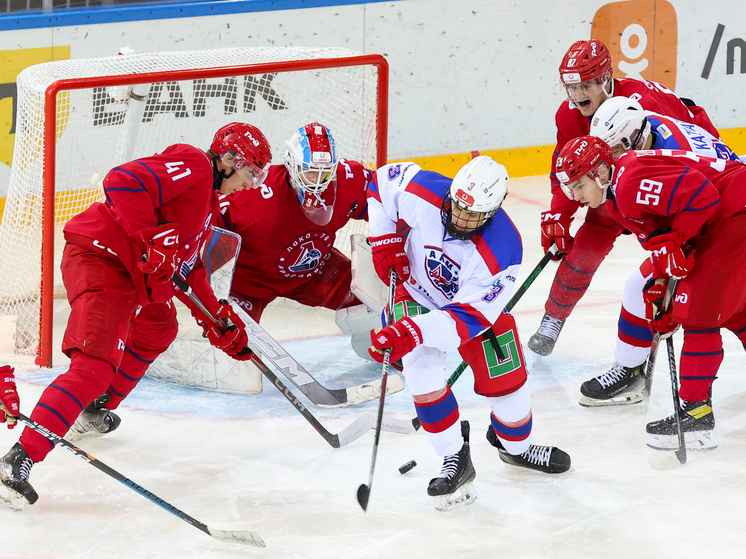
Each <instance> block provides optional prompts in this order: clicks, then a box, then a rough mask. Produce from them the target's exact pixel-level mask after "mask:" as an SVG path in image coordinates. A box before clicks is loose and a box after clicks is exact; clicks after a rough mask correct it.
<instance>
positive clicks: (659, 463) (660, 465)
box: [648, 450, 686, 470]
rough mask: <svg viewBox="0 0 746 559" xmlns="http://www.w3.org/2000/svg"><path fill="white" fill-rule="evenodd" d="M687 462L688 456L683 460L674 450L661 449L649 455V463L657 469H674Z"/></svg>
mask: <svg viewBox="0 0 746 559" xmlns="http://www.w3.org/2000/svg"><path fill="white" fill-rule="evenodd" d="M685 462H686V458H685V459H684V462H682V461H681V459H680V458H679V456H678V453H677V451H674V450H660V451H658V452H654V453H653V454H651V455H650V456H648V464H650V465H651V466H652V467H653V468H655V469H656V470H672V469H674V468H679V467H681V466H683V465H684V463H685Z"/></svg>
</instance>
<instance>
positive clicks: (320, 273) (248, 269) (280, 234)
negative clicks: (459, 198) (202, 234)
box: [218, 122, 371, 322]
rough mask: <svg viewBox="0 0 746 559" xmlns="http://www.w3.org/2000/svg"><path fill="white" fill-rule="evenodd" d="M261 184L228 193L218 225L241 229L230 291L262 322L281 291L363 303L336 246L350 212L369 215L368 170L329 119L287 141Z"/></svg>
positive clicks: (320, 301) (328, 303)
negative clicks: (280, 161) (343, 148)
mask: <svg viewBox="0 0 746 559" xmlns="http://www.w3.org/2000/svg"><path fill="white" fill-rule="evenodd" d="M284 162H285V164H284V165H272V166H271V167H270V168H269V173H268V175H267V178H266V179H265V181H264V184H263V185H262V188H261V189H254V190H244V191H242V192H238V193H236V194H235V195H233V196H231V197H230V205H229V206H228V208H227V211H225V212H224V213H223V215H222V216H220V217H219V219H218V225H219V226H221V227H225V228H226V229H230V230H231V231H234V232H236V233H238V234H240V235H241V250H240V253H239V257H238V262H237V263H236V272H235V274H234V276H233V285H232V288H231V298H233V299H234V300H235V301H236V302H237V303H238V304H239V305H240V306H241V307H242V308H243V309H244V310H245V311H246V312H247V314H249V316H251V318H253V319H254V320H256V321H257V322H259V320H260V318H261V316H262V312H263V311H264V308H265V307H266V306H267V305H268V304H269V303H270V302H271V301H273V300H274V299H276V298H277V297H287V298H288V299H292V300H294V301H297V302H299V303H302V304H304V305H309V306H313V307H326V308H328V309H333V310H336V309H339V308H345V307H349V306H351V305H355V304H359V301H358V300H357V298H356V297H355V296H354V295H353V294H352V293H351V291H350V281H351V279H352V275H351V269H350V260H349V259H348V258H347V257H346V256H344V255H343V254H342V253H341V252H339V251H338V250H337V249H336V248H333V246H332V245H333V244H334V239H335V234H336V232H337V231H338V230H339V229H340V228H341V227H343V226H344V225H345V224H346V223H347V222H348V221H349V220H350V219H366V220H367V218H368V212H367V207H368V206H367V201H366V198H365V191H366V189H367V187H368V183H369V182H370V178H371V173H370V172H369V171H368V170H367V169H365V168H364V167H363V166H362V165H361V164H360V163H358V162H356V161H347V160H345V159H338V158H337V154H336V148H335V145H334V137H333V136H332V133H331V132H330V131H329V129H328V128H327V127H326V126H323V125H321V124H319V123H316V122H314V123H312V124H307V125H305V126H303V127H301V128H299V129H298V130H296V131H295V132H294V133H293V135H292V136H291V138H290V139H289V140H288V141H287V142H286V143H285V152H284Z"/></svg>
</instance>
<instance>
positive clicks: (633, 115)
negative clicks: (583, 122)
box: [590, 96, 650, 157]
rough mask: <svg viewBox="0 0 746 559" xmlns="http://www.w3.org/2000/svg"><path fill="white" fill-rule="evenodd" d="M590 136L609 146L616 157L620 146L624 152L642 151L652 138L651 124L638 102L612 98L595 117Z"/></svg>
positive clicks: (592, 120) (605, 102)
mask: <svg viewBox="0 0 746 559" xmlns="http://www.w3.org/2000/svg"><path fill="white" fill-rule="evenodd" d="M590 134H591V136H596V137H597V138H601V139H602V140H603V141H604V142H606V143H607V144H609V146H610V147H611V149H612V152H614V155H615V157H616V156H618V155H620V153H619V151H620V150H619V148H618V146H621V147H622V148H623V151H628V150H631V149H642V148H643V146H644V145H645V142H646V141H647V139H648V136H650V123H649V122H648V118H647V116H646V115H645V110H644V109H643V108H642V105H640V103H639V102H638V101H636V100H635V99H630V98H629V97H621V96H620V97H612V98H610V99H607V100H606V101H604V102H603V103H601V106H600V107H599V108H598V109H597V110H596V113H595V114H594V115H593V118H592V119H591V131H590ZM615 148H616V149H615Z"/></svg>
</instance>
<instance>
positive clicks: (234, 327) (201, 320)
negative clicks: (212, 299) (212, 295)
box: [193, 299, 251, 361]
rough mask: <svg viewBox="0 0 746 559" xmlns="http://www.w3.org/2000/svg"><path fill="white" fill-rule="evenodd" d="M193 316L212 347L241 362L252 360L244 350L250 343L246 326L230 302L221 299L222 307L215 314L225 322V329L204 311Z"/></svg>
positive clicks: (196, 312)
mask: <svg viewBox="0 0 746 559" xmlns="http://www.w3.org/2000/svg"><path fill="white" fill-rule="evenodd" d="M193 314H194V315H195V318H196V319H197V323H198V324H199V325H200V326H202V328H203V329H204V330H205V337H206V338H207V339H208V340H210V343H211V344H212V345H214V346H215V347H216V348H218V349H220V350H222V351H224V352H225V353H227V354H228V355H230V356H231V357H233V358H234V359H237V360H239V361H246V360H248V359H251V353H250V352H246V351H245V350H244V348H245V347H246V342H247V341H248V337H247V336H246V324H245V323H244V321H243V320H241V317H240V316H238V315H237V314H236V313H235V312H234V311H233V308H232V307H231V305H230V303H229V302H228V301H226V300H225V299H221V300H220V307H218V309H217V311H215V312H214V313H213V314H214V315H215V318H220V319H222V320H223V322H225V324H226V326H225V328H220V326H218V325H217V324H216V323H214V322H213V321H212V320H211V319H210V318H209V317H207V316H205V315H204V314H203V313H202V311H195V312H193Z"/></svg>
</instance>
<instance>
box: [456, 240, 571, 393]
mask: <svg viewBox="0 0 746 559" xmlns="http://www.w3.org/2000/svg"><path fill="white" fill-rule="evenodd" d="M557 252H559V251H558V249H557V245H555V244H552V246H551V247H549V250H548V251H547V253H546V254H545V255H544V256H543V257H542V258H541V260H539V263H538V264H537V265H536V267H535V268H534V269H533V270H531V273H530V274H529V275H528V277H527V278H526V281H524V282H523V283H522V284H521V286H520V287H519V288H518V289H517V290H516V292H515V293H514V294H513V297H511V299H510V301H508V304H507V305H505V311H504V312H510V311H511V310H512V309H513V307H515V305H516V303H518V301H520V300H521V297H523V294H524V293H526V291H527V290H528V288H529V287H531V284H532V283H534V280H536V278H538V277H539V274H541V272H542V271H543V270H544V268H546V266H547V264H548V263H549V261H550V260H551V259H552V257H553V256H554V255H555V254H557ZM491 333H492V328H488V329H487V330H486V331H485V335H486V336H487V337H489V336H490V334H491ZM492 335H493V336H494V333H492ZM468 366H469V365H467V363H466V361H461V364H460V365H459V366H458V367H456V370H455V371H453V373H452V374H451V376H450V378H449V379H448V386H453V384H454V383H455V382H456V381H457V380H458V379H459V377H460V376H461V375H462V374H463V373H464V371H465V370H466V368H467V367H468Z"/></svg>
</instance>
